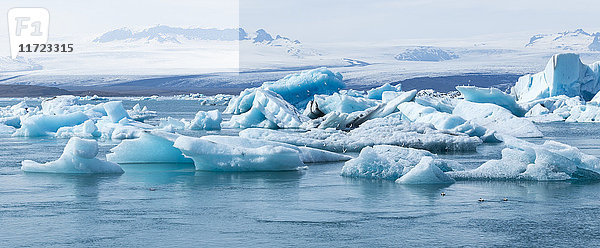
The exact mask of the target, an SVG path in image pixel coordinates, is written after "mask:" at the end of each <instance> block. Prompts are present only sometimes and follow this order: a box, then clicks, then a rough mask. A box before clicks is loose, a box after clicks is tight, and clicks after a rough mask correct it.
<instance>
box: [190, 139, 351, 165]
mask: <svg viewBox="0 0 600 248" xmlns="http://www.w3.org/2000/svg"><path fill="white" fill-rule="evenodd" d="M201 138H202V139H205V140H208V141H211V142H215V143H219V144H225V145H230V146H238V147H244V148H260V147H262V146H265V145H270V146H283V147H287V148H290V149H294V150H297V151H298V152H299V153H300V158H301V159H302V162H304V163H322V162H336V161H347V160H350V159H351V158H352V157H350V156H347V155H343V154H338V153H334V152H330V151H324V150H320V149H315V148H310V147H298V146H294V145H290V144H286V143H281V142H275V141H268V140H259V139H246V138H242V137H237V136H221V135H208V136H202V137H201Z"/></svg>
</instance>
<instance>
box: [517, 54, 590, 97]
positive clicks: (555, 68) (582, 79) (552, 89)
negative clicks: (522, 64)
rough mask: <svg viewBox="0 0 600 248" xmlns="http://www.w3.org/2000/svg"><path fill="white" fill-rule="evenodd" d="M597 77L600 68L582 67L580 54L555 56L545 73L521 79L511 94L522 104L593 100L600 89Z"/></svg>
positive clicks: (583, 65) (529, 75)
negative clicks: (555, 99)
mask: <svg viewBox="0 0 600 248" xmlns="http://www.w3.org/2000/svg"><path fill="white" fill-rule="evenodd" d="M595 68H597V66H596V67H595ZM598 74H599V72H598V70H597V69H596V70H594V69H592V68H591V67H590V66H587V65H585V64H583V63H582V62H581V60H580V59H579V55H577V54H573V53H567V54H556V55H554V56H552V59H550V61H548V64H547V65H546V68H545V69H544V71H542V72H539V73H536V74H534V75H531V74H527V75H525V76H522V77H520V78H519V80H518V81H517V83H516V84H515V86H514V87H512V88H511V94H512V95H514V96H516V97H517V100H518V101H520V102H528V101H533V100H537V99H543V98H548V97H552V96H558V95H565V96H569V97H574V96H581V97H582V98H583V99H585V100H590V99H592V98H593V97H594V95H596V93H597V92H598V91H599V90H600V82H598V77H599V75H598Z"/></svg>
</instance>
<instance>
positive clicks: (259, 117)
mask: <svg viewBox="0 0 600 248" xmlns="http://www.w3.org/2000/svg"><path fill="white" fill-rule="evenodd" d="M304 121H308V117H306V116H304V115H302V114H301V113H300V112H299V111H298V109H296V107H294V106H293V105H291V104H289V103H288V102H286V101H285V100H284V99H282V98H281V97H280V96H279V95H277V94H275V93H273V92H271V91H268V90H262V89H257V90H255V96H254V99H253V102H252V107H251V109H250V110H249V111H247V112H245V113H243V114H240V115H234V116H232V117H231V120H230V121H229V123H227V124H226V125H227V126H229V127H237V128H249V127H263V128H298V127H300V125H301V124H302V122H304Z"/></svg>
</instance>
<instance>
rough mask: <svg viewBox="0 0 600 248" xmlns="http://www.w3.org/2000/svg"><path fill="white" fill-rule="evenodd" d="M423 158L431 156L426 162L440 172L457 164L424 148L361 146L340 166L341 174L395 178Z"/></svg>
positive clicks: (401, 175)
mask: <svg viewBox="0 0 600 248" xmlns="http://www.w3.org/2000/svg"><path fill="white" fill-rule="evenodd" d="M423 158H431V159H432V160H431V161H429V162H428V164H429V165H433V166H435V167H437V168H438V170H440V172H442V170H443V171H450V170H452V166H454V165H457V164H458V163H456V162H454V161H449V160H443V159H439V158H437V156H436V155H435V154H432V153H430V152H428V151H425V150H419V149H413V148H405V147H399V146H390V145H377V146H373V147H370V146H368V147H365V148H363V149H362V150H361V151H360V154H359V156H358V157H356V158H353V159H351V160H349V161H347V162H346V163H345V164H344V167H342V172H341V175H342V176H345V177H360V178H372V179H386V180H396V179H398V178H402V177H404V175H407V173H409V172H410V171H411V170H413V169H414V168H415V166H416V165H418V164H420V162H421V160H422V159H423ZM442 174H443V172H442ZM413 181H414V179H413ZM431 183H435V182H431Z"/></svg>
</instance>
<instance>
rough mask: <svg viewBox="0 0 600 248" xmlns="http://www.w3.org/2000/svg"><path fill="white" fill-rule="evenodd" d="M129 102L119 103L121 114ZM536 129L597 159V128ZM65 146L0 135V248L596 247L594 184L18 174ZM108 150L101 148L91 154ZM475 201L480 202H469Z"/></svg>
mask: <svg viewBox="0 0 600 248" xmlns="http://www.w3.org/2000/svg"><path fill="white" fill-rule="evenodd" d="M14 103H16V102H14V101H0V106H6V105H11V104H14ZM133 104H134V103H133V102H125V105H126V107H127V108H130V107H131V106H133ZM32 105H35V103H32ZM142 105H146V106H148V108H149V109H151V110H157V111H159V114H160V116H161V117H166V116H172V117H176V118H186V119H189V118H192V117H193V116H194V114H195V112H196V111H198V110H200V109H203V110H207V109H212V108H215V107H207V106H200V105H199V104H198V103H197V102H195V101H144V102H143V103H142ZM219 108H220V109H222V107H219ZM540 129H541V130H542V132H543V133H544V134H545V135H546V137H545V139H554V140H558V141H561V142H565V143H568V144H570V145H575V146H577V147H579V148H580V149H582V150H584V152H586V153H589V154H592V155H596V156H600V142H599V139H600V138H598V133H599V132H600V125H597V124H565V123H553V124H544V125H540ZM236 132H237V131H236V130H224V131H222V133H224V134H235V133H236ZM212 133H214V132H212ZM187 134H189V135H195V136H200V135H205V134H206V132H188V133H187ZM532 141H534V142H543V140H542V139H532ZM66 142H67V140H66V139H53V138H38V139H25V138H12V137H6V136H4V137H0V246H1V247H65V246H69V247H120V246H128V247H192V246H193V247H207V246H208V247H224V246H227V247H231V246H236V247H289V246H311V247H365V246H372V247H379V246H394V247H411V246H417V245H419V246H439V247H444V246H453V247H454V246H486V247H488V246H517V247H531V246H569V247H572V246H579V247H590V246H598V245H600V235H599V234H600V221H599V219H600V183H596V182H587V183H576V182H519V181H490V182H481V181H461V182H457V183H455V184H452V185H450V186H441V187H440V186H403V185H397V184H395V183H393V182H387V181H374V180H360V179H349V178H344V177H341V176H339V172H340V169H341V167H342V165H343V163H329V164H312V165H310V166H309V168H308V169H307V170H302V171H297V172H267V173H214V172H196V171H194V170H193V168H192V167H190V166H179V167H177V166H171V167H169V168H170V170H167V171H165V170H162V171H159V170H141V169H140V168H139V166H142V165H135V166H128V167H125V168H124V169H125V170H126V173H125V174H122V175H117V176H106V175H101V176H80V175H53V174H37V173H27V174H26V173H23V172H21V171H20V161H22V160H24V159H31V160H36V161H39V162H46V161H51V160H54V159H56V158H58V157H59V156H60V154H61V152H62V149H63V147H64V145H65V144H66ZM116 144H117V142H103V143H101V154H100V157H104V156H105V154H106V152H107V150H108V149H110V148H112V147H113V146H115V145H116ZM501 149H502V146H501V145H485V146H481V147H479V149H478V152H477V153H468V154H444V155H442V156H444V157H446V158H450V159H455V160H457V161H459V162H461V163H463V164H464V165H465V167H466V168H473V167H477V166H479V165H480V164H481V163H483V162H485V161H487V160H489V159H495V158H499V157H500V154H499V152H500V150H501ZM165 167H168V165H165ZM150 188H153V189H155V190H154V191H151V190H150ZM441 192H445V193H446V196H444V197H442V196H441V195H440V193H441ZM480 197H482V198H484V199H486V201H485V202H482V203H480V202H478V201H477V199H479V198H480ZM504 197H506V198H508V201H506V202H504V201H502V198H504Z"/></svg>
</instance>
